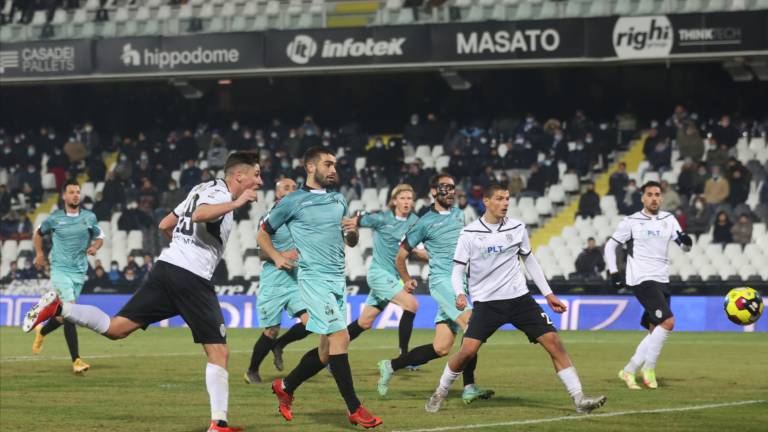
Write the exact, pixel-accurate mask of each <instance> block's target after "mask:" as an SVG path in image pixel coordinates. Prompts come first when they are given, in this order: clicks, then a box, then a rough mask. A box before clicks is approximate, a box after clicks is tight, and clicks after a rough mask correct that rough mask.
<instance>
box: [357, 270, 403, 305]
mask: <svg viewBox="0 0 768 432" xmlns="http://www.w3.org/2000/svg"><path fill="white" fill-rule="evenodd" d="M365 280H366V281H368V289H369V290H370V292H369V293H368V298H367V299H365V304H367V305H369V306H373V307H375V308H377V309H379V310H384V308H385V307H387V304H389V302H390V301H392V298H393V297H395V296H396V295H397V293H399V292H400V291H402V290H403V284H402V283H401V282H400V278H399V277H396V276H394V275H393V274H392V273H389V272H387V271H385V270H381V269H379V268H376V267H371V268H370V270H369V271H368V276H366V278H365Z"/></svg>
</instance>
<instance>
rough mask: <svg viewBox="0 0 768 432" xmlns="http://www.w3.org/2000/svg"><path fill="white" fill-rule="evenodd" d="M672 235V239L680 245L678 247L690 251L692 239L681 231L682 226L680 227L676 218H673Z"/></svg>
mask: <svg viewBox="0 0 768 432" xmlns="http://www.w3.org/2000/svg"><path fill="white" fill-rule="evenodd" d="M673 237H674V238H673V240H674V241H675V243H677V245H678V246H680V249H682V250H683V252H690V251H691V248H692V247H693V239H692V238H691V236H689V235H688V234H686V233H685V232H684V231H683V228H681V227H680V222H678V221H677V219H675V234H674V235H673Z"/></svg>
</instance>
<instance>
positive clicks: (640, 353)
mask: <svg viewBox="0 0 768 432" xmlns="http://www.w3.org/2000/svg"><path fill="white" fill-rule="evenodd" d="M650 339H651V334H650V333H648V334H646V335H645V337H644V338H643V340H642V341H640V343H639V344H638V345H637V349H635V354H634V355H633V356H632V358H631V359H629V363H627V365H626V366H624V371H626V372H629V373H631V374H633V373H635V372H637V370H638V369H639V368H640V366H642V365H643V363H645V355H646V353H647V352H648V341H650Z"/></svg>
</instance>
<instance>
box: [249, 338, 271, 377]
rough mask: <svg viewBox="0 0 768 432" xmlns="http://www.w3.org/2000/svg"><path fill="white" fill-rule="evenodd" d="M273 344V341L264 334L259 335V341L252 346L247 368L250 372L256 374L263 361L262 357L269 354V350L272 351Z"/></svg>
mask: <svg viewBox="0 0 768 432" xmlns="http://www.w3.org/2000/svg"><path fill="white" fill-rule="evenodd" d="M274 343H275V340H274V339H271V338H270V337H269V336H267V335H265V334H264V333H262V334H261V337H259V340H257V341H256V343H255V344H253V353H252V354H251V365H250V366H248V370H249V371H251V372H257V371H258V370H259V366H261V362H262V361H264V357H266V356H267V354H269V350H271V349H272V345H273V344H274Z"/></svg>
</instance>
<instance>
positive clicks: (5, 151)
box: [3, 147, 11, 154]
mask: <svg viewBox="0 0 768 432" xmlns="http://www.w3.org/2000/svg"><path fill="white" fill-rule="evenodd" d="M3 153H5V154H10V153H11V148H10V147H6V148H4V149H3Z"/></svg>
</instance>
